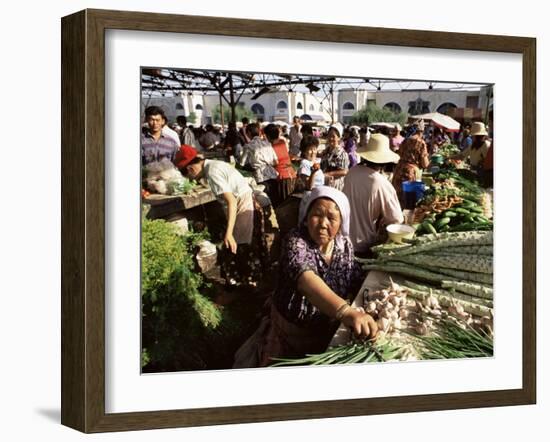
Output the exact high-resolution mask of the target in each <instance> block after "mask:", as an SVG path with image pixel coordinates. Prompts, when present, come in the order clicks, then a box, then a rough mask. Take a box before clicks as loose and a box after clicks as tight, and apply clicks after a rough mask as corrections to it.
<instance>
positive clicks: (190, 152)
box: [174, 144, 197, 169]
mask: <svg viewBox="0 0 550 442" xmlns="http://www.w3.org/2000/svg"><path fill="white" fill-rule="evenodd" d="M196 156H197V151H196V150H195V149H194V148H192V147H191V146H188V145H187V144H182V145H181V147H180V150H178V152H177V153H176V158H175V159H174V164H175V165H176V167H177V168H178V169H183V168H184V167H185V166H187V165H188V164H189V163H190V162H191V160H192V159H193V158H195V157H196Z"/></svg>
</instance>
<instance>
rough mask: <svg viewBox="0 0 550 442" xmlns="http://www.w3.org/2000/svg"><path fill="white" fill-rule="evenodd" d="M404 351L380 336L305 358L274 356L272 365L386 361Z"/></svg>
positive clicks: (397, 356)
mask: <svg viewBox="0 0 550 442" xmlns="http://www.w3.org/2000/svg"><path fill="white" fill-rule="evenodd" d="M402 353H403V350H402V349H401V348H398V347H396V346H394V345H392V344H391V343H390V342H389V341H388V340H386V339H383V338H379V339H377V340H376V341H361V342H358V341H355V342H353V341H352V342H349V343H347V344H344V345H339V346H337V347H333V348H330V349H328V350H327V351H325V352H324V353H317V354H307V355H306V356H305V357H303V358H272V360H273V361H275V362H274V363H273V364H271V367H283V366H296V365H330V364H357V363H366V362H385V361H389V360H392V359H398V358H399V357H400V356H401V354H402Z"/></svg>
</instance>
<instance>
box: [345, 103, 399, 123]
mask: <svg viewBox="0 0 550 442" xmlns="http://www.w3.org/2000/svg"><path fill="white" fill-rule="evenodd" d="M407 117H408V116H407V114H406V113H405V112H398V113H397V112H393V111H392V110H390V109H387V108H383V107H378V106H377V105H376V104H374V103H369V104H368V105H367V106H365V107H364V108H362V109H361V110H359V111H358V112H356V113H355V114H353V117H352V119H351V121H352V123H353V124H367V123H399V124H400V125H401V126H404V125H405V123H406V122H407Z"/></svg>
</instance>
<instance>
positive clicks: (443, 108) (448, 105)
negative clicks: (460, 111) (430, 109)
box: [437, 103, 456, 114]
mask: <svg viewBox="0 0 550 442" xmlns="http://www.w3.org/2000/svg"><path fill="white" fill-rule="evenodd" d="M451 109H456V104H454V103H443V104H442V105H441V106H439V107H438V108H437V112H439V113H440V114H447V113H448V112H449V111H450V110H451Z"/></svg>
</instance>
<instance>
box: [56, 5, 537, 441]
mask: <svg viewBox="0 0 550 442" xmlns="http://www.w3.org/2000/svg"><path fill="white" fill-rule="evenodd" d="M107 29H121V30H139V31H150V32H159V31H162V32H174V33H194V34H209V35H222V36H237V37H261V38H272V39H291V40H306V41H316V42H326V41H329V39H328V37H327V36H330V41H331V42H341V43H358V44H373V45H389V46H401V47H419V48H439V49H457V50H473V51H493V52H504V53H515V54H521V56H522V67H523V117H522V127H523V159H524V160H523V281H522V286H523V294H522V297H523V301H522V304H523V323H522V327H521V329H522V333H523V335H522V344H523V355H522V368H523V374H522V376H523V382H522V387H521V388H519V389H512V390H498V391H476V392H467V393H461V392H457V393H446V394H433V395H417V396H400V397H381V398H363V399H346V400H329V401H318V402H299V403H283V404H270V405H251V406H231V407H219V408H200V409H181V410H170V411H153V410H152V411H147V412H135V413H114V414H109V413H106V412H105V388H106V387H105V297H104V294H105V270H104V264H105V222H104V221H105V160H104V158H105V144H104V140H105V104H104V97H105V77H104V71H105V38H104V35H105V30H107ZM535 92H536V40H535V39H534V38H525V37H510V36H496V35H474V34H458V33H447V32H432V31H417V30H403V29H385V28H365V27H355V26H353V27H352V26H340V25H338V26H337V25H326V24H311V23H290V22H289V23H287V22H271V21H263V20H238V19H229V18H216V17H198V16H185V15H168V14H153V13H141V12H121V11H105V10H85V11H81V12H78V13H75V14H73V15H70V16H67V17H64V18H63V19H62V311H61V312H62V315H61V316H62V340H61V344H62V409H61V422H62V424H64V425H67V426H69V427H72V428H75V429H77V430H80V431H83V432H87V433H91V432H104V431H123V430H141V429H152V428H169V427H184V426H198V425H214V424H230V423H245V422H262V421H279V420H289V419H311V418H325V417H339V416H357V415H367V414H385V413H401V412H411V411H431V410H446V409H460V408H472V407H493V406H506V405H520V404H533V403H535V400H536V168H535V165H536V98H535Z"/></svg>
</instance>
